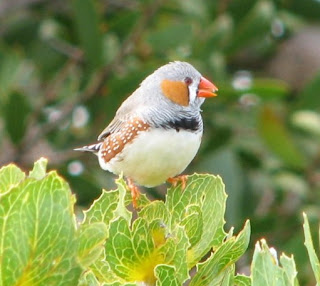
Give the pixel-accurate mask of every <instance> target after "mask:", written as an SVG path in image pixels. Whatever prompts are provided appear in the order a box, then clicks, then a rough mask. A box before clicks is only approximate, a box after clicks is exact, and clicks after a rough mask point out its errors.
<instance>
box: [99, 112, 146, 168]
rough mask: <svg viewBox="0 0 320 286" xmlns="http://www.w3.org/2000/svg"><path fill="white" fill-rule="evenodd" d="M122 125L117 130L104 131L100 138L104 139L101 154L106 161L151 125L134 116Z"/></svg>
mask: <svg viewBox="0 0 320 286" xmlns="http://www.w3.org/2000/svg"><path fill="white" fill-rule="evenodd" d="M119 127H120V125H119V126H118V129H117V131H116V132H110V131H108V130H107V131H106V132H105V133H104V132H102V133H101V134H102V135H100V136H99V138H102V139H104V142H103V143H102V146H101V156H102V158H103V160H104V162H105V163H108V162H109V161H110V160H111V159H112V158H114V157H115V156H116V155H117V154H119V153H120V152H121V151H122V150H123V148H124V147H125V145H126V144H130V142H131V141H132V140H133V139H134V138H135V137H136V136H137V135H138V134H139V133H140V132H147V130H148V129H149V127H150V125H149V124H148V123H146V122H144V121H143V120H141V119H139V118H137V117H136V118H133V119H131V120H129V121H127V122H126V123H123V124H122V125H121V128H120V129H119Z"/></svg>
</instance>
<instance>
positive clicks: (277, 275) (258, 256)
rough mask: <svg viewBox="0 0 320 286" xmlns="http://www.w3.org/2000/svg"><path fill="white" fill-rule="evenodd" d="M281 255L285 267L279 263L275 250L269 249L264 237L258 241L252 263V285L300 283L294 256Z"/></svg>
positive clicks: (284, 285)
mask: <svg viewBox="0 0 320 286" xmlns="http://www.w3.org/2000/svg"><path fill="white" fill-rule="evenodd" d="M281 257H282V258H281V260H280V261H282V262H284V266H283V267H281V266H280V265H279V262H278V258H277V257H276V253H275V250H274V249H269V247H268V245H267V243H266V241H265V240H264V239H262V240H261V241H259V242H257V243H256V247H255V251H254V254H253V261H252V264H251V273H252V275H251V282H252V286H258V285H259V286H260V285H277V286H281V285H283V286H288V285H292V286H295V285H298V284H297V283H298V281H297V278H296V275H297V272H296V270H295V263H294V260H293V258H288V257H286V256H285V255H282V256H281ZM289 265H290V266H289Z"/></svg>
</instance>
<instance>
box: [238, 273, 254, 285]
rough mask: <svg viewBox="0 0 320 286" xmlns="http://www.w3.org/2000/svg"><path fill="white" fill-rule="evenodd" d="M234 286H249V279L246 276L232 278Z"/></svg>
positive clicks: (239, 275)
mask: <svg viewBox="0 0 320 286" xmlns="http://www.w3.org/2000/svg"><path fill="white" fill-rule="evenodd" d="M234 285H237V286H251V279H250V277H248V276H245V275H241V274H238V275H237V276H235V277H234Z"/></svg>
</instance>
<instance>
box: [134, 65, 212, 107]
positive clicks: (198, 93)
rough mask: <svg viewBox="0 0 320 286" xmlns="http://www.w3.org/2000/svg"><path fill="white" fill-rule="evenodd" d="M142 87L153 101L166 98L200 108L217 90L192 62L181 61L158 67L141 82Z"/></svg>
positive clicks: (169, 101) (178, 103)
mask: <svg viewBox="0 0 320 286" xmlns="http://www.w3.org/2000/svg"><path fill="white" fill-rule="evenodd" d="M140 89H142V90H143V91H144V94H145V95H147V96H148V97H150V98H152V101H153V102H155V101H163V100H164V101H165V102H167V103H168V104H175V105H177V107H179V108H182V109H190V108H191V109H194V108H196V109H199V107H200V106H201V104H202V103H203V102H204V100H205V97H211V96H215V95H216V94H215V92H216V91H217V88H216V87H215V86H214V85H213V84H212V83H210V82H209V81H208V80H206V79H205V78H204V77H202V75H201V74H200V73H199V72H198V71H197V70H196V69H195V68H194V67H193V66H192V65H191V64H189V63H186V62H179V61H176V62H171V63H168V64H166V65H164V66H162V67H160V68H159V69H157V70H156V71H155V72H154V73H152V74H151V75H149V76H148V77H147V78H146V79H145V80H144V81H143V82H142V83H141V87H140ZM204 91H205V92H204ZM145 100H147V98H145Z"/></svg>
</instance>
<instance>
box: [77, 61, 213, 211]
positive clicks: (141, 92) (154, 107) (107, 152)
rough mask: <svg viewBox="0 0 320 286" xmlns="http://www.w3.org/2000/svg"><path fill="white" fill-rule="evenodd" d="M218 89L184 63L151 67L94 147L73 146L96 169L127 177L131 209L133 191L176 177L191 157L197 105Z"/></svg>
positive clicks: (198, 133)
mask: <svg viewBox="0 0 320 286" xmlns="http://www.w3.org/2000/svg"><path fill="white" fill-rule="evenodd" d="M217 91H218V88H217V87H216V86H215V85H214V84H213V83H212V82H211V81H209V80H208V79H206V78H205V77H204V76H202V75H201V74H200V72H199V71H197V70H196V69H195V68H194V67H193V66H192V65H191V64H190V63H187V62H181V61H174V62H169V63H168V64H165V65H163V66H161V67H160V68H158V69H156V70H155V71H154V72H153V73H152V74H150V75H149V76H147V77H146V78H145V79H144V80H143V81H142V82H141V83H140V85H139V87H138V88H137V89H136V90H135V91H134V92H133V93H132V94H131V95H130V96H129V97H128V98H127V99H126V100H125V101H124V102H123V103H122V104H121V106H120V107H119V109H118V110H117V112H116V115H115V117H114V119H113V120H112V121H111V122H110V124H109V125H108V126H107V127H106V128H105V129H104V130H103V131H102V132H101V134H100V135H99V136H98V139H97V141H96V142H97V143H94V144H91V145H87V146H83V147H80V148H76V149H74V150H76V151H83V152H92V153H94V154H95V155H97V156H98V160H99V164H100V167H101V168H102V169H104V170H107V171H109V172H111V173H114V174H116V175H120V174H123V176H125V177H126V178H127V181H128V187H129V189H130V190H131V194H132V200H133V205H134V207H136V206H137V198H138V197H139V188H138V187H137V185H140V186H145V187H148V188H150V187H155V186H158V185H161V184H163V183H165V182H166V181H169V182H171V183H173V184H176V183H177V182H179V181H181V182H182V184H183V185H184V186H185V180H186V177H185V176H184V175H182V176H179V175H180V174H181V173H182V172H183V171H184V170H185V169H186V167H187V166H188V165H189V164H190V162H191V161H192V160H193V158H194V157H195V155H196V153H197V152H198V149H199V147H200V143H201V139H202V134H203V120H202V117H201V109H200V107H201V105H202V104H203V103H204V101H205V99H206V98H210V97H214V96H216V95H217V93H216V92H217Z"/></svg>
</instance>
